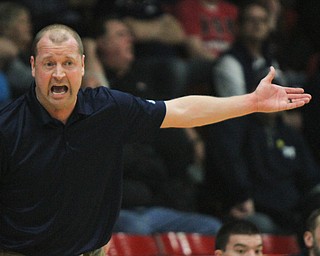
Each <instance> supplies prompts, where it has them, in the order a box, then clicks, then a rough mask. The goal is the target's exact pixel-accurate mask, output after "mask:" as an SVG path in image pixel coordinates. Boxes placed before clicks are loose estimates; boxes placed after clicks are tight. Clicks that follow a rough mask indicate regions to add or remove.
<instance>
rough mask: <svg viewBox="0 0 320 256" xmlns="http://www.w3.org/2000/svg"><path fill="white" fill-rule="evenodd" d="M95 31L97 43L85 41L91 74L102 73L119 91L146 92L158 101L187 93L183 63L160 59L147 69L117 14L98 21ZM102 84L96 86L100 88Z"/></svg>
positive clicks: (101, 75)
mask: <svg viewBox="0 0 320 256" xmlns="http://www.w3.org/2000/svg"><path fill="white" fill-rule="evenodd" d="M95 28H96V30H97V31H96V42H95V41H94V40H92V39H86V40H85V45H87V47H86V54H87V60H86V61H87V67H88V71H89V75H90V74H95V75H97V74H99V75H98V76H99V77H107V78H108V80H109V83H110V84H112V85H113V86H114V85H116V86H117V88H118V89H121V90H125V91H132V90H137V91H139V94H140V95H143V94H144V93H147V94H148V97H152V98H155V99H159V98H165V99H169V98H172V97H175V96H181V95H184V94H185V90H184V89H185V88H184V87H185V75H184V73H185V72H186V69H185V64H184V62H182V61H180V62H175V63H172V62H171V61H170V60H159V61H154V62H152V63H150V64H149V65H148V66H146V65H145V62H140V61H139V60H136V57H135V53H134V36H133V35H132V34H131V32H130V29H129V28H128V26H127V25H126V24H125V23H124V22H123V21H122V20H121V19H120V18H119V17H117V15H116V16H114V15H110V16H108V17H105V18H103V19H101V20H98V21H97V24H96V25H95ZM97 67H99V68H98V69H97ZM92 70H94V71H92ZM137 74H138V75H137ZM104 80H106V78H105V79H104ZM91 82H93V81H92V80H91ZM102 82H103V81H98V82H97V83H93V84H96V85H97V84H98V85H101V83H102ZM86 85H87V86H88V85H89V84H88V83H87V84H86Z"/></svg>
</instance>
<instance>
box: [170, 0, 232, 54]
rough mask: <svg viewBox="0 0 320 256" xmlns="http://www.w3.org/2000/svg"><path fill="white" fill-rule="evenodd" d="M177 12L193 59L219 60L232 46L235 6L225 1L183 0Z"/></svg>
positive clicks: (177, 6)
mask: <svg viewBox="0 0 320 256" xmlns="http://www.w3.org/2000/svg"><path fill="white" fill-rule="evenodd" d="M175 12H176V16H177V18H178V20H179V21H180V22H181V24H182V25H183V27H184V30H185V32H186V34H187V49H188V53H189V56H190V57H192V58H200V59H209V60H215V59H216V58H217V57H218V56H219V55H220V54H221V53H222V52H224V51H226V50H227V49H228V48H229V47H230V45H231V44H232V42H233V40H234V32H235V31H234V29H235V28H234V24H235V21H236V17H237V7H236V6H235V5H233V4H231V3H228V2H227V1H224V0H200V1H199V0H183V1H179V2H178V3H177V5H176V10H175Z"/></svg>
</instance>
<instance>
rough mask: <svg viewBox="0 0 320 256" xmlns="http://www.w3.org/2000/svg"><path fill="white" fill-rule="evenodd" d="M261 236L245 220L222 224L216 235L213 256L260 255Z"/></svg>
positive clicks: (255, 228) (253, 226) (254, 227)
mask: <svg viewBox="0 0 320 256" xmlns="http://www.w3.org/2000/svg"><path fill="white" fill-rule="evenodd" d="M262 248H263V245H262V236H261V234H260V231H259V230H258V228H257V227H256V226H255V225H254V224H253V223H251V222H249V221H246V220H237V221H233V222H229V223H226V224H224V225H223V226H222V227H221V229H220V230H219V231H218V233H217V235H216V243H215V255H217V256H236V255H252V256H257V255H259V256H261V255H262Z"/></svg>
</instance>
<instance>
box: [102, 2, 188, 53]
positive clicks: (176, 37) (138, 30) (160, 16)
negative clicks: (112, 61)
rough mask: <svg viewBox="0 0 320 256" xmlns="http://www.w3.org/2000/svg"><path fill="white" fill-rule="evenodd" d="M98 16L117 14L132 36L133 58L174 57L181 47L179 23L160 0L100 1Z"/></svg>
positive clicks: (180, 27) (181, 30)
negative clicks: (133, 41)
mask: <svg viewBox="0 0 320 256" xmlns="http://www.w3.org/2000/svg"><path fill="white" fill-rule="evenodd" d="M96 9H97V10H96V13H97V14H98V15H99V16H100V17H104V16H106V14H107V13H108V12H109V13H110V11H113V12H116V13H118V14H119V15H120V16H121V18H122V19H123V21H124V22H125V23H126V24H127V25H128V26H129V28H130V29H131V31H132V33H133V35H134V37H135V55H136V58H137V59H146V58H147V59H148V58H151V59H155V58H176V57H179V56H180V54H181V53H180V52H181V50H182V49H183V47H184V43H185V34H184V30H183V28H182V26H181V25H180V23H179V21H177V19H176V18H175V17H174V16H173V15H172V14H170V13H168V12H167V11H166V10H165V8H164V4H163V3H162V0H147V1H130V0H125V1H104V0H100V1H98V2H97V4H96Z"/></svg>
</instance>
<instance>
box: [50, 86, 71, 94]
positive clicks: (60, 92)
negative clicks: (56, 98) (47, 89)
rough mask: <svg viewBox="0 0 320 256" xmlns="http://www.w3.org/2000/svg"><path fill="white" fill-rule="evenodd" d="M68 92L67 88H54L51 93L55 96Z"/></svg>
mask: <svg viewBox="0 0 320 256" xmlns="http://www.w3.org/2000/svg"><path fill="white" fill-rule="evenodd" d="M67 91H68V87H67V86H65V85H64V86H52V87H51V92H52V93H54V94H65V93H66V92H67Z"/></svg>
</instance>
